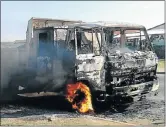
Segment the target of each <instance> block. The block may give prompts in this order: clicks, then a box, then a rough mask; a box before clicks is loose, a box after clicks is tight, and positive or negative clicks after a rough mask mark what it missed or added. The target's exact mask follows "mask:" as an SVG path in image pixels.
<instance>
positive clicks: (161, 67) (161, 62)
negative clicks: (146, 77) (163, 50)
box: [157, 59, 165, 72]
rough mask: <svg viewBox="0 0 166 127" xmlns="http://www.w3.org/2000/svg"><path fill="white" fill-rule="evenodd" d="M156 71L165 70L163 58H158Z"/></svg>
mask: <svg viewBox="0 0 166 127" xmlns="http://www.w3.org/2000/svg"><path fill="white" fill-rule="evenodd" d="M157 71H158V72H164V71H165V59H162V60H159V62H158V67H157Z"/></svg>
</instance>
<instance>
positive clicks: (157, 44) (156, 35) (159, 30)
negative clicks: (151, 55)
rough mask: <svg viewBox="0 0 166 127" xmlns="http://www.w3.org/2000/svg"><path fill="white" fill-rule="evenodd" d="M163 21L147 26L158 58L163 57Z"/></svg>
mask: <svg viewBox="0 0 166 127" xmlns="http://www.w3.org/2000/svg"><path fill="white" fill-rule="evenodd" d="M164 28H165V23H162V24H160V25H157V26H154V27H152V28H149V29H148V30H147V31H148V34H149V37H150V40H151V43H152V45H153V47H154V50H155V52H156V54H157V55H158V57H159V59H165V29H164Z"/></svg>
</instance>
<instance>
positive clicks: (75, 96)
mask: <svg viewBox="0 0 166 127" xmlns="http://www.w3.org/2000/svg"><path fill="white" fill-rule="evenodd" d="M66 98H67V100H68V101H69V102H70V103H71V104H72V108H73V109H76V110H77V111H79V112H80V113H87V112H93V107H92V100H91V92H90V89H89V87H87V86H86V85H85V84H83V83H82V82H77V83H76V84H68V85H67V94H66Z"/></svg>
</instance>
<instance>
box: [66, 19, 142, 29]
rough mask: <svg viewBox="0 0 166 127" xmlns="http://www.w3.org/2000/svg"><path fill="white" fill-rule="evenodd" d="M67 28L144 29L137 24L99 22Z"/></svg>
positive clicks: (77, 24) (78, 24)
mask: <svg viewBox="0 0 166 127" xmlns="http://www.w3.org/2000/svg"><path fill="white" fill-rule="evenodd" d="M68 27H69V28H76V27H77V28H84V29H92V28H99V27H101V28H107V27H114V28H118V27H123V28H138V29H141V28H145V27H144V26H143V25H139V24H132V23H126V22H108V21H107V22H104V21H99V22H89V23H74V24H70V25H69V26H68Z"/></svg>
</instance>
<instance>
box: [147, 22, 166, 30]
mask: <svg viewBox="0 0 166 127" xmlns="http://www.w3.org/2000/svg"><path fill="white" fill-rule="evenodd" d="M164 27H165V23H162V24H159V25H157V26H154V27H152V28H149V29H148V31H150V30H157V29H164Z"/></svg>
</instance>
